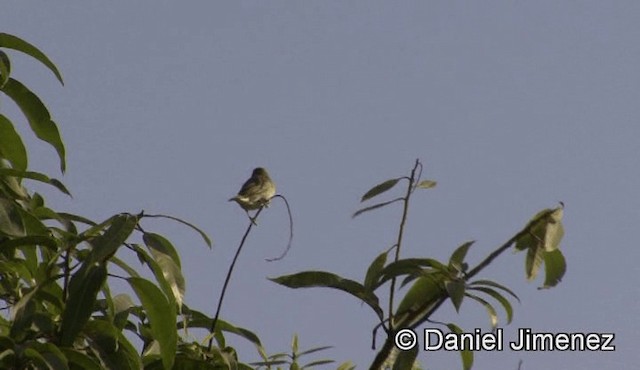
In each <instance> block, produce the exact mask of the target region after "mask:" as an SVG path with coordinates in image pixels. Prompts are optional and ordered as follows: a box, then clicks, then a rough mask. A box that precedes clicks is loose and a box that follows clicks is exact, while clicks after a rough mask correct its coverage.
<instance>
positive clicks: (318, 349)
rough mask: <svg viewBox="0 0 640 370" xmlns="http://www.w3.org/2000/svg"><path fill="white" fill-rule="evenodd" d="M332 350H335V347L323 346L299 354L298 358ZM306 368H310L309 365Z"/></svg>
mask: <svg viewBox="0 0 640 370" xmlns="http://www.w3.org/2000/svg"><path fill="white" fill-rule="evenodd" d="M331 348H333V346H322V347H316V348H311V349H308V350H306V351H302V352H300V353H298V357H301V356H304V355H308V354H311V353H315V352H320V351H324V350H327V349H331ZM305 366H308V365H305Z"/></svg>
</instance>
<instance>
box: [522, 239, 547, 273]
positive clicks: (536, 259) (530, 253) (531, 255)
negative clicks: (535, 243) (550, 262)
mask: <svg viewBox="0 0 640 370" xmlns="http://www.w3.org/2000/svg"><path fill="white" fill-rule="evenodd" d="M543 261H544V249H543V248H540V247H533V248H529V249H528V250H527V257H526V259H525V274H526V276H527V280H533V279H535V278H536V276H538V271H539V270H540V266H542V262H543Z"/></svg>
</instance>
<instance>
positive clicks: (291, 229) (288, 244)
mask: <svg viewBox="0 0 640 370" xmlns="http://www.w3.org/2000/svg"><path fill="white" fill-rule="evenodd" d="M275 197H278V198H282V200H284V204H285V205H286V206H287V213H289V242H288V243H287V248H285V250H284V252H282V254H281V255H280V256H279V257H275V258H265V260H266V261H267V262H273V261H279V260H281V259H283V258H284V257H285V256H286V255H287V253H289V249H291V241H292V240H293V217H292V216H291V208H290V207H289V202H287V198H285V197H284V196H283V195H281V194H276V195H274V196H273V197H272V198H275ZM256 216H257V215H256Z"/></svg>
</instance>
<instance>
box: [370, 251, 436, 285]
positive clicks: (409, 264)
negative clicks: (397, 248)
mask: <svg viewBox="0 0 640 370" xmlns="http://www.w3.org/2000/svg"><path fill="white" fill-rule="evenodd" d="M426 268H430V269H429V270H427V269H426ZM446 271H447V267H446V266H445V265H443V264H442V263H440V262H438V261H437V260H435V259H433V258H405V259H401V260H398V261H395V262H391V263H390V264H388V265H387V266H386V267H385V268H384V269H382V271H381V272H380V276H381V278H380V279H379V280H378V282H377V283H376V285H374V288H373V289H374V290H375V289H378V288H379V287H380V286H382V285H383V284H384V283H386V282H387V281H389V280H391V279H393V278H397V277H399V276H402V275H409V276H416V277H417V276H423V275H426V274H428V273H433V272H446Z"/></svg>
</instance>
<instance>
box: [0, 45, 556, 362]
mask: <svg viewBox="0 0 640 370" xmlns="http://www.w3.org/2000/svg"><path fill="white" fill-rule="evenodd" d="M7 49H11V50H15V51H18V52H22V53H25V54H26V55H28V56H31V57H33V58H34V59H36V60H37V61H39V62H41V63H42V64H43V65H44V66H45V67H46V68H48V69H49V70H50V71H51V72H52V73H53V74H54V75H55V77H56V78H57V79H58V80H59V81H60V83H62V81H63V80H62V75H61V74H60V72H59V71H58V69H57V68H56V66H55V65H54V64H53V62H51V60H49V58H48V57H47V56H46V55H45V54H44V53H42V52H41V51H40V50H38V49H37V48H36V47H35V46H33V45H31V44H29V43H27V42H26V41H24V40H22V39H20V38H18V37H15V36H13V35H9V34H5V33H0V92H2V94H4V95H5V96H6V97H8V98H9V99H10V100H11V101H13V102H14V103H15V104H16V105H17V106H18V107H19V108H20V110H21V111H22V113H23V114H24V116H25V117H26V120H27V122H28V124H29V128H30V129H31V131H32V132H33V133H34V135H35V136H36V137H37V138H38V139H40V140H41V141H43V142H45V143H47V144H48V145H50V146H51V147H52V148H53V149H54V150H55V152H56V154H57V155H58V158H59V161H60V170H61V172H63V173H64V171H65V169H66V162H65V147H64V143H63V140H62V137H61V135H60V133H59V130H58V127H57V125H56V123H55V122H54V121H53V120H52V118H51V114H50V113H49V111H48V110H47V108H46V107H45V105H44V103H43V102H42V101H41V100H40V98H39V97H38V96H37V95H36V94H35V93H33V92H32V91H31V90H30V89H29V88H28V87H27V86H25V85H24V84H22V83H21V82H20V81H18V80H16V79H14V78H13V77H12V75H11V60H10V58H9V55H8V54H7V52H6V50H7ZM421 174H422V164H421V163H420V162H419V161H416V163H415V166H414V167H413V169H412V170H411V173H410V175H409V176H402V177H397V178H393V179H390V180H386V181H383V182H381V183H379V184H378V185H376V186H374V187H372V188H371V189H370V190H369V191H367V192H365V194H364V195H363V196H362V199H361V200H362V202H367V201H370V200H372V199H374V198H376V197H379V196H381V195H382V194H384V193H387V192H389V191H391V190H392V189H394V188H396V187H397V186H398V185H399V184H402V183H404V182H405V181H406V186H407V187H406V191H405V193H404V194H403V195H401V196H399V197H397V198H394V199H391V200H387V201H382V202H378V203H375V204H373V205H369V206H365V207H363V208H362V209H360V210H358V211H356V212H355V213H354V215H353V216H354V217H356V216H359V215H362V214H364V213H367V212H371V211H373V210H376V209H381V208H383V207H386V206H388V205H391V204H395V203H401V204H402V205H403V207H402V215H401V218H400V224H399V228H398V234H397V238H396V240H395V243H394V244H393V245H392V246H391V247H390V248H388V249H387V250H385V251H384V252H382V253H380V254H379V255H377V256H376V257H375V258H374V259H373V261H372V262H371V264H370V266H369V267H368V269H367V271H366V273H365V277H364V280H363V281H362V282H359V281H356V280H353V279H348V278H345V277H342V276H339V275H336V274H334V273H330V272H325V271H303V272H299V273H295V274H291V275H285V276H280V277H276V278H273V279H272V280H273V281H274V282H276V283H278V284H281V285H284V286H287V287H290V288H308V287H326V288H333V289H337V290H340V291H342V292H345V293H348V294H350V295H352V296H354V297H356V298H357V299H358V300H361V301H363V302H364V303H366V304H367V305H368V306H369V307H370V308H371V309H372V311H373V312H374V314H375V317H376V318H377V321H378V323H377V325H376V328H375V330H374V346H375V339H376V333H377V330H378V329H379V328H382V329H383V330H384V332H385V334H386V336H385V342H384V344H383V346H382V347H381V348H380V350H379V352H378V354H377V356H376V358H375V359H374V361H373V363H372V365H371V368H372V369H382V368H393V369H406V368H417V367H418V365H417V363H416V361H415V359H416V356H417V352H416V351H406V352H399V351H398V350H397V349H396V348H394V346H393V342H394V341H393V336H394V334H395V333H396V332H397V331H398V330H399V329H404V328H410V329H415V328H417V327H418V326H419V325H421V324H423V323H425V322H426V321H427V320H429V318H430V317H431V315H432V314H433V313H434V312H435V311H436V310H438V309H439V308H440V307H441V305H442V304H443V303H444V302H446V301H451V302H452V304H453V306H454V307H455V309H456V310H459V309H460V307H461V306H462V304H463V303H464V301H465V298H467V300H472V301H475V302H478V303H479V304H480V306H482V307H483V308H484V309H485V310H486V311H487V313H488V315H489V318H490V321H491V324H492V326H493V327H495V326H497V325H498V313H497V312H498V311H497V310H496V308H495V305H496V303H497V304H498V305H499V306H500V307H501V308H502V310H504V312H505V315H506V322H507V323H509V322H511V320H512V317H513V306H512V304H511V300H512V299H515V300H518V297H517V296H516V294H515V293H514V292H513V291H511V290H510V289H509V288H507V287H506V286H504V285H502V284H500V283H498V282H495V281H492V280H487V279H474V278H475V276H476V275H477V274H479V273H480V272H481V271H482V270H483V269H484V268H485V267H487V266H488V265H489V264H491V263H492V262H493V261H494V260H495V259H496V258H497V257H499V256H500V255H501V254H502V253H503V252H505V251H506V250H507V249H509V248H512V247H515V249H516V250H517V251H524V252H526V254H525V275H526V278H527V279H529V280H533V279H535V278H536V277H537V275H538V273H539V272H540V271H541V267H542V265H544V267H545V268H544V273H545V280H544V283H543V286H542V287H541V288H551V287H553V286H555V285H557V284H558V283H559V282H560V281H561V279H562V277H563V275H564V273H565V270H566V263H565V259H564V257H563V255H562V253H561V252H560V250H559V244H560V241H561V239H562V236H563V234H564V230H563V226H562V216H563V205H562V204H561V206H560V207H557V208H553V209H546V210H543V211H541V212H539V213H538V214H536V215H535V216H534V217H533V218H532V219H531V221H530V222H529V223H528V224H527V225H526V226H525V227H524V228H523V229H522V230H521V231H520V232H518V233H517V234H515V235H514V236H513V237H512V238H511V239H509V240H508V241H507V242H505V243H504V244H503V245H502V246H500V247H498V248H497V249H496V250H494V251H493V252H492V253H490V254H489V255H488V256H487V257H486V258H485V259H484V260H482V261H481V262H479V263H478V264H477V265H476V266H475V267H474V268H469V263H468V262H467V261H466V259H465V257H466V255H467V252H468V251H469V249H470V248H471V247H472V245H473V244H474V242H473V241H468V242H465V243H462V244H461V245H460V246H459V247H458V248H456V249H455V250H454V251H453V253H452V254H451V256H450V258H449V260H448V261H438V260H435V259H432V258H428V257H424V258H405V259H403V258H400V254H401V249H402V245H403V236H404V234H405V222H406V220H407V217H408V208H409V205H410V204H411V196H412V195H413V194H414V192H415V191H416V190H418V189H431V188H434V187H435V186H436V182H435V181H432V180H421ZM27 181H37V182H41V183H44V184H48V185H51V187H52V190H53V189H57V190H58V191H61V192H63V193H64V194H68V195H70V192H69V190H68V189H67V187H66V186H65V185H64V184H63V183H62V182H60V181H59V180H57V179H55V178H51V177H49V176H47V175H45V174H42V173H38V172H34V171H29V166H28V153H27V148H26V147H25V145H24V142H23V140H22V138H21V136H20V134H19V133H18V131H16V129H15V126H14V123H13V121H12V120H11V119H9V118H8V117H6V116H5V115H3V114H1V112H0V368H3V369H5V368H6V369H26V368H46V369H140V368H145V369H169V368H174V369H251V368H252V366H257V367H258V368H266V369H272V368H274V367H277V368H278V369H280V368H282V367H281V366H287V367H288V368H289V369H305V368H312V367H314V366H319V365H324V364H330V363H333V361H331V360H326V359H321V360H315V361H310V362H306V361H305V363H301V362H300V360H301V358H303V357H305V358H306V357H307V356H308V355H311V354H315V353H317V352H319V351H323V350H326V349H327V348H329V347H318V348H313V349H310V350H306V351H300V350H299V348H298V338H297V336H294V339H293V342H292V345H291V353H290V354H287V353H278V354H275V355H271V356H268V355H266V352H265V350H264V348H263V347H262V344H261V342H260V339H259V338H258V337H257V336H256V335H255V334H254V333H252V332H251V331H249V330H247V329H244V328H241V327H237V326H234V325H233V324H231V323H229V322H226V321H223V320H217V315H216V320H214V319H212V318H211V317H209V316H207V315H206V314H204V313H202V312H200V311H197V310H194V309H191V308H190V307H189V306H188V305H187V304H186V303H185V302H184V293H185V289H186V283H185V280H184V277H183V275H182V266H181V262H180V257H179V254H178V252H177V250H176V248H175V247H174V246H173V244H172V243H171V242H170V241H169V239H168V238H166V237H164V236H162V235H160V234H158V233H155V232H152V231H148V230H146V226H147V225H146V222H147V220H149V219H150V218H158V217H161V218H168V219H171V220H174V221H177V222H179V223H182V224H184V225H186V226H187V227H190V228H192V229H193V230H195V231H196V232H197V233H199V234H200V235H201V236H202V238H203V240H204V242H205V244H207V245H208V246H209V247H211V241H210V238H209V237H208V236H207V235H206V234H205V233H204V232H203V231H202V230H200V229H199V228H197V227H196V226H194V225H193V224H191V223H188V222H186V221H184V220H182V219H180V218H177V217H174V216H168V215H154V214H146V213H144V212H140V213H138V214H131V213H119V214H116V215H113V216H111V217H109V218H107V219H106V220H103V221H101V222H96V221H93V220H90V219H88V218H86V217H83V216H81V215H76V214H72V213H68V212H62V211H59V210H53V209H51V208H49V207H48V206H47V205H46V202H45V198H44V196H43V195H41V194H38V193H34V192H30V191H29V190H28V189H27V188H26V187H25V185H24V183H25V182H27ZM245 236H246V235H245ZM132 256H133V257H135V258H137V260H138V261H140V263H141V265H142V266H144V267H145V268H146V272H143V273H141V272H139V271H138V269H137V268H134V267H133V266H130V265H129V264H128V263H126V262H125V261H126V260H130V259H131V258H130V257H132ZM127 257H128V258H127ZM145 276H150V277H151V278H148V277H145ZM114 279H118V280H121V281H123V282H125V283H126V284H128V286H129V287H130V288H131V291H132V292H133V294H134V295H135V298H136V300H134V299H133V298H132V297H131V296H130V295H128V294H122V293H118V294H114V293H112V291H111V286H112V283H113V281H114ZM397 284H398V286H396V285H397ZM387 287H388V289H389V299H388V301H387V302H383V303H386V304H383V303H381V299H380V298H379V296H378V293H379V292H380V290H381V289H386V288H387ZM405 287H406V288H407V289H406V291H401V289H402V288H405ZM401 292H404V293H403V294H404V295H403V296H402V297H401V299H400V301H399V303H397V304H395V303H394V299H395V295H396V294H400V293H401ZM3 311H4V312H3ZM443 326H446V327H447V328H448V329H449V330H450V331H452V332H458V333H459V332H462V331H463V330H462V329H461V328H460V327H459V326H458V325H456V324H455V323H444V324H443ZM209 328H214V330H211V331H213V332H212V333H210V334H209V336H208V337H207V338H204V339H203V340H202V341H197V340H194V339H193V337H192V336H191V335H190V334H189V331H190V330H192V329H197V330H208V329H209ZM227 333H232V334H235V335H237V336H240V337H241V338H244V339H246V340H247V341H249V342H251V343H253V344H254V345H255V347H256V349H257V351H258V353H259V355H260V356H261V358H262V361H261V362H257V363H253V364H246V363H243V362H241V361H239V360H238V357H237V354H236V351H235V349H234V348H232V347H229V346H227V345H226V338H225V335H224V334H227ZM210 338H211V339H212V340H213V339H215V341H216V344H217V346H211V345H209V346H207V345H204V344H203V343H204V342H206V341H207V340H208V339H210ZM461 358H462V364H463V368H464V369H469V368H471V366H472V364H473V353H472V352H471V351H468V350H463V351H461ZM353 368H354V366H353V365H351V364H350V363H343V364H341V365H339V367H338V369H339V370H347V369H353Z"/></svg>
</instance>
